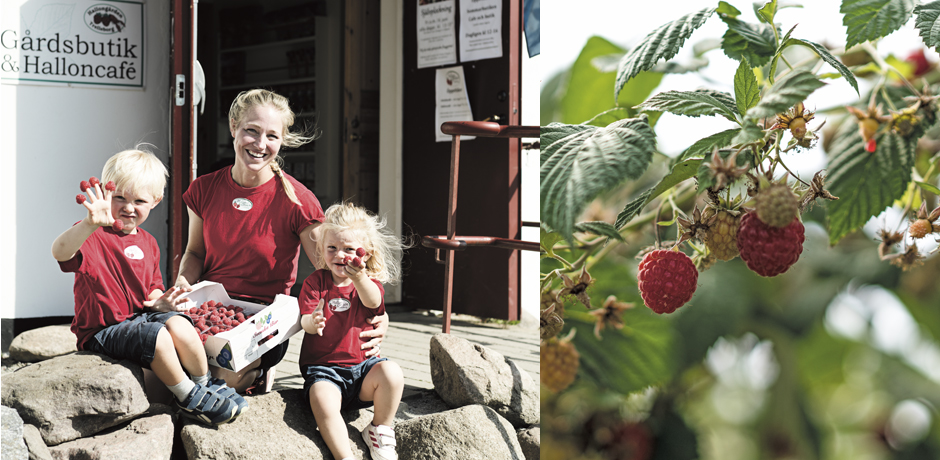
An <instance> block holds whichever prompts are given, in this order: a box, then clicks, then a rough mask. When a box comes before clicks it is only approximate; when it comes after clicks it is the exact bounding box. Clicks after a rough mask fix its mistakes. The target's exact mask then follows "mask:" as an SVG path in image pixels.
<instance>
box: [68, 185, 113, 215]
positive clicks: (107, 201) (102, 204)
mask: <svg viewBox="0 0 940 460" xmlns="http://www.w3.org/2000/svg"><path fill="white" fill-rule="evenodd" d="M92 179H95V178H92ZM93 182H94V185H92V184H91V183H89V182H88V181H82V183H81V185H80V187H81V188H82V191H83V192H85V193H87V194H88V200H85V195H78V196H76V197H75V200H76V201H77V202H78V204H80V205H82V206H84V207H85V209H87V210H88V216H86V217H85V221H86V222H87V223H89V224H92V225H94V226H96V227H110V226H111V225H113V224H114V217H112V216H111V195H112V191H111V189H110V187H109V188H108V190H105V191H102V190H101V184H100V183H99V182H98V180H97V179H95V180H94V181H93Z"/></svg>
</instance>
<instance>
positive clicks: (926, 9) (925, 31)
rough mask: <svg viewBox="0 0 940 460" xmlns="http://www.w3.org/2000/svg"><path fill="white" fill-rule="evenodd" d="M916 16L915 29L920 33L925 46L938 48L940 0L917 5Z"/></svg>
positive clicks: (939, 39) (939, 41) (939, 43)
mask: <svg viewBox="0 0 940 460" xmlns="http://www.w3.org/2000/svg"><path fill="white" fill-rule="evenodd" d="M914 14H915V15H916V16H917V19H916V20H915V21H914V27H916V28H917V30H919V31H920V36H921V37H922V38H923V39H924V44H925V45H927V47H928V48H937V46H938V45H940V0H938V1H934V2H930V3H928V4H926V5H917V6H916V7H914Z"/></svg>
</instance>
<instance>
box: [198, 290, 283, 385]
mask: <svg viewBox="0 0 940 460" xmlns="http://www.w3.org/2000/svg"><path fill="white" fill-rule="evenodd" d="M186 297H188V298H189V302H187V303H186V304H185V307H186V308H187V309H188V308H192V307H198V306H200V305H202V304H203V303H204V302H207V301H209V300H215V301H217V302H222V304H223V305H234V306H236V307H242V308H243V309H244V310H245V316H248V314H253V316H251V317H250V318H248V320H247V321H245V322H244V323H242V324H240V325H238V326H236V327H235V328H234V329H232V330H230V331H226V332H221V333H219V334H216V335H213V336H209V338H208V339H206V345H205V346H206V357H207V358H208V359H209V364H211V365H213V366H216V367H221V368H223V369H228V370H230V371H233V372H238V371H240V370H242V369H243V368H244V367H245V366H247V365H248V364H251V363H252V362H253V361H254V360H256V359H258V358H260V357H261V355H263V354H264V352H266V351H268V350H270V349H272V348H274V347H275V346H277V345H278V344H280V343H281V342H283V341H285V340H287V339H289V338H291V336H293V335H294V334H296V333H297V332H298V331H300V329H301V328H300V305H299V304H298V303H297V298H296V297H291V296H289V295H283V294H278V295H277V296H276V297H275V298H274V302H273V303H271V305H261V304H257V303H252V302H244V301H241V300H233V299H232V298H231V297H229V295H228V292H226V291H225V288H224V287H223V286H222V285H221V284H219V283H214V282H211V281H202V282H200V283H197V284H195V285H194V286H193V291H192V292H190V293H188V294H187V295H186ZM271 334H275V335H274V337H273V338H272V339H270V340H268V341H266V342H264V343H262V344H261V345H258V342H260V341H262V340H263V339H264V338H265V337H267V336H269V335H271Z"/></svg>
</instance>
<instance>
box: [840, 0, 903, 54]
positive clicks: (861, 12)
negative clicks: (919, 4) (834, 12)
mask: <svg viewBox="0 0 940 460" xmlns="http://www.w3.org/2000/svg"><path fill="white" fill-rule="evenodd" d="M913 9H914V0H842V6H841V7H840V8H839V12H840V13H842V14H843V15H844V16H843V17H842V25H844V26H845V27H846V28H847V29H848V31H847V32H848V36H847V38H846V43H845V48H846V49H848V48H851V47H853V46H855V45H857V44H859V43H863V42H866V41H870V40H875V39H878V38H881V37H884V36H886V35H888V34H890V33H891V32H894V31H895V30H898V29H900V28H901V26H903V25H904V24H905V23H906V22H907V20H908V19H910V18H911V14H912V13H913Z"/></svg>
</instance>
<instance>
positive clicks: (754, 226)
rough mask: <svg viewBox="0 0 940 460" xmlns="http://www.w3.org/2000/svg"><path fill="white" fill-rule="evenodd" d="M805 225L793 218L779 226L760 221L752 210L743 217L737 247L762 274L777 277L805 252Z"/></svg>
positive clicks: (745, 258)
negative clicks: (788, 222)
mask: <svg viewBox="0 0 940 460" xmlns="http://www.w3.org/2000/svg"><path fill="white" fill-rule="evenodd" d="M803 240H804V236H803V224H802V223H801V222H800V219H797V218H794V219H793V221H791V222H790V224H789V225H787V226H786V227H783V228H776V227H771V226H770V225H767V224H766V223H764V222H763V221H761V220H760V219H759V218H758V217H757V215H756V214H755V213H753V212H749V213H747V214H745V215H744V217H743V218H741V228H740V229H739V230H738V249H740V250H741V259H743V260H744V262H745V263H746V264H747V268H750V269H751V270H753V271H754V272H756V273H757V274H758V275H760V276H777V275H779V274H781V273H783V272H785V271H787V270H788V269H789V268H790V266H791V265H793V264H795V263H796V261H797V259H799V258H800V253H802V252H803Z"/></svg>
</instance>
